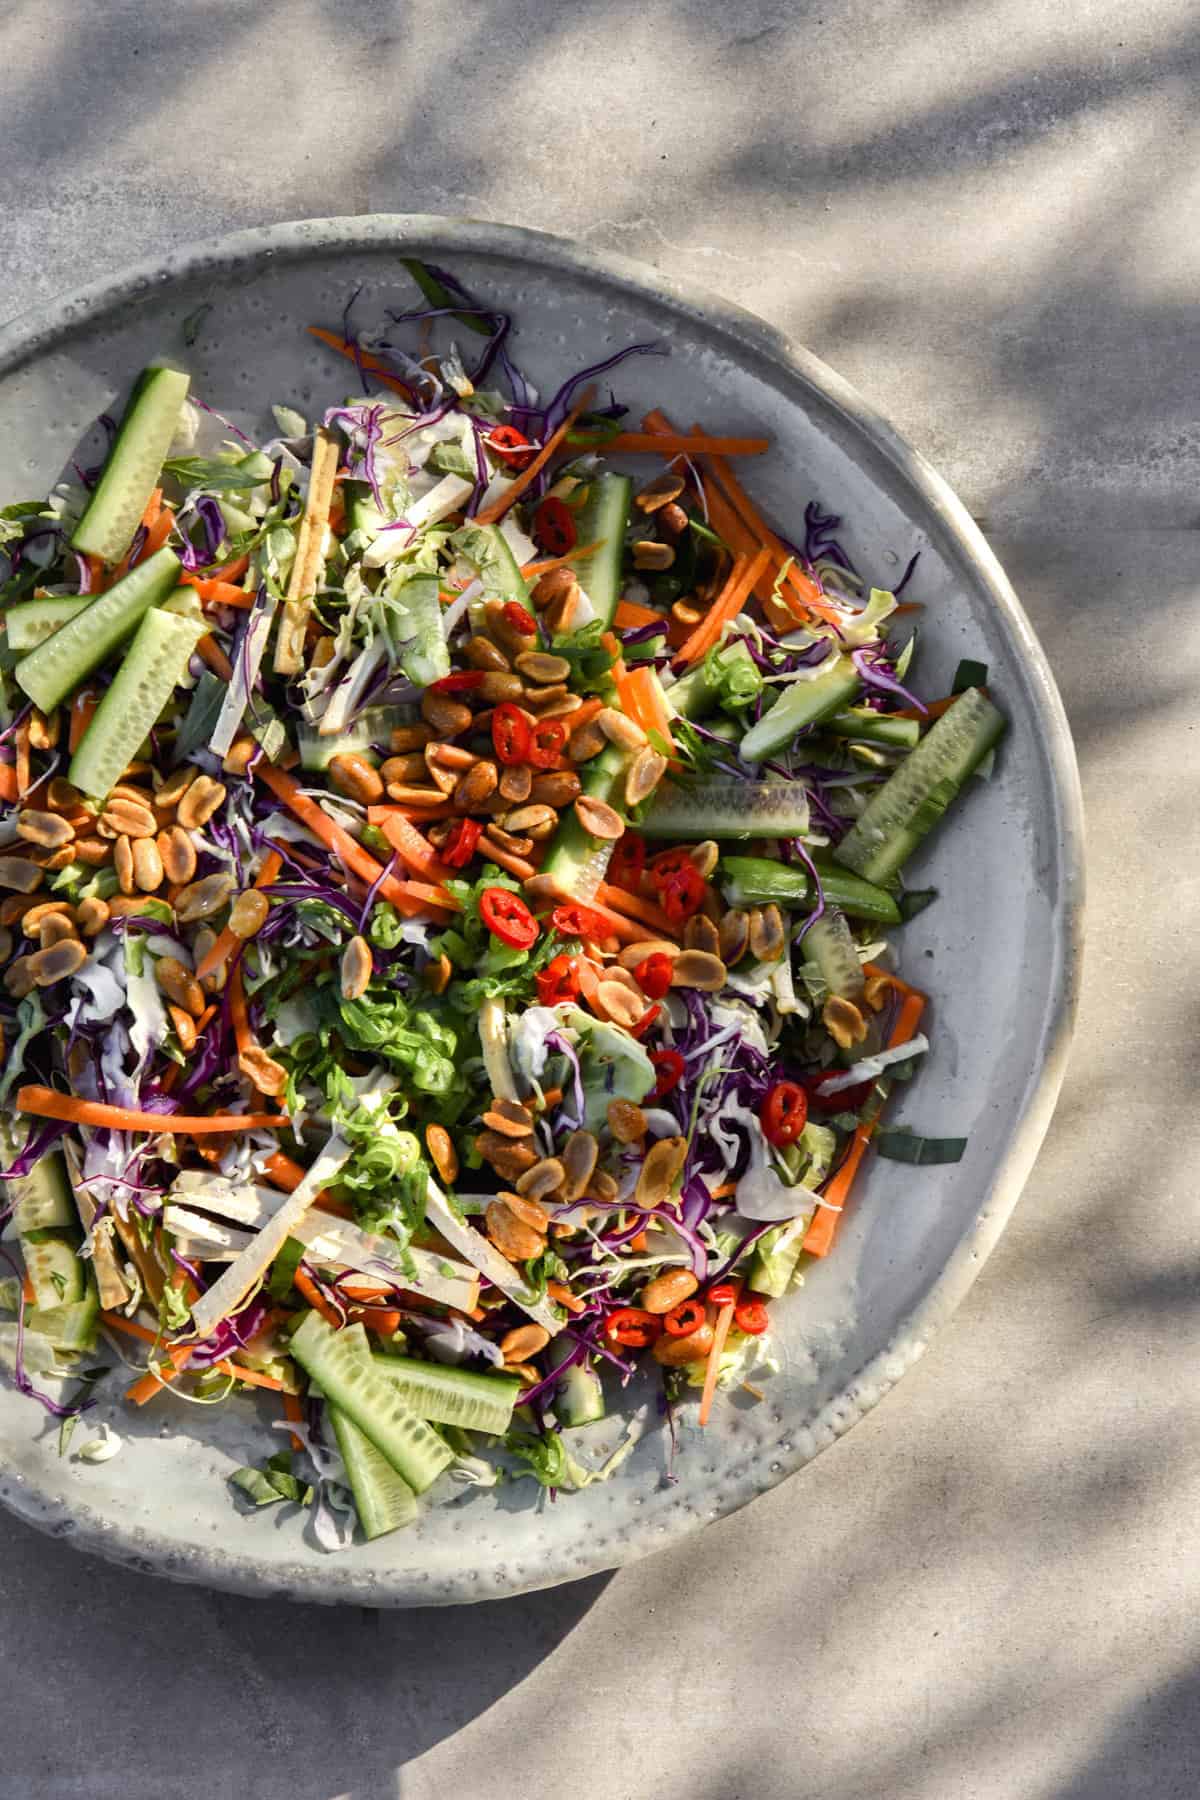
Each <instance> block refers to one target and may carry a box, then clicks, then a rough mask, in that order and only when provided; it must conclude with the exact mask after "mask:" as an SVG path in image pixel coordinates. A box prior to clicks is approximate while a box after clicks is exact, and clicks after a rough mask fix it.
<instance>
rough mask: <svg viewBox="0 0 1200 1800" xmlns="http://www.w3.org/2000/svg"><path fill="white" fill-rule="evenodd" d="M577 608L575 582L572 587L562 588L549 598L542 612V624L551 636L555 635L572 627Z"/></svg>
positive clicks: (577, 597) (577, 590) (577, 600)
mask: <svg viewBox="0 0 1200 1800" xmlns="http://www.w3.org/2000/svg"><path fill="white" fill-rule="evenodd" d="M578 610H579V583H578V582H576V583H575V585H574V586H573V587H569V588H564V589H563V591H562V593H561V594H559V595H558V596H557V597H556V598H555V599H553V600H551V602H550V604H549V605H548V606H547V607H546V609H545V611H544V612H543V613H542V624H543V625H544V626H545V627H546V630H547V631H548V632H549V633H550V635H551V637H557V636H558V635H559V633H560V632H563V631H570V630H571V629H572V627H573V626H574V624H575V622H576V617H577V614H578Z"/></svg>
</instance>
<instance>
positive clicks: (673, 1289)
mask: <svg viewBox="0 0 1200 1800" xmlns="http://www.w3.org/2000/svg"><path fill="white" fill-rule="evenodd" d="M699 1286H700V1283H699V1282H698V1281H697V1280H696V1277H695V1276H694V1275H693V1274H692V1271H691V1270H690V1269H668V1271H667V1273H666V1274H665V1275H656V1276H655V1277H654V1280H653V1281H648V1282H647V1283H646V1285H645V1287H644V1288H643V1289H642V1292H641V1298H640V1300H639V1302H638V1304H639V1305H640V1306H641V1308H642V1311H643V1312H651V1313H669V1312H670V1311H671V1309H672V1308H673V1307H676V1306H679V1305H680V1304H681V1303H682V1302H683V1301H684V1300H690V1299H691V1297H692V1295H693V1294H694V1293H695V1292H696V1289H697V1288H698V1287H699Z"/></svg>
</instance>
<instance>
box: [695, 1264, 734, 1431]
mask: <svg viewBox="0 0 1200 1800" xmlns="http://www.w3.org/2000/svg"><path fill="white" fill-rule="evenodd" d="M740 1289H741V1283H740V1282H739V1283H737V1285H736V1286H735V1288H734V1296H733V1299H732V1300H727V1301H726V1302H725V1304H724V1306H723V1307H721V1309H720V1311H719V1312H718V1313H717V1322H716V1325H715V1327H714V1328H713V1341H712V1348H711V1350H710V1351H709V1353H708V1367H707V1368H706V1369H705V1371H704V1391H703V1392H702V1394H701V1395H700V1417H699V1423H700V1424H701V1425H707V1424H708V1420H709V1414H710V1413H711V1412H712V1403H713V1396H714V1394H715V1393H716V1391H717V1376H718V1375H719V1374H720V1373H721V1356H722V1353H723V1351H724V1349H725V1340H726V1338H727V1337H728V1336H729V1327H730V1326H731V1325H732V1324H733V1314H734V1308H735V1307H736V1306H737V1297H738V1293H739V1292H740Z"/></svg>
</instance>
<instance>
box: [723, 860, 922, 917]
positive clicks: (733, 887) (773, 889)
mask: <svg viewBox="0 0 1200 1800" xmlns="http://www.w3.org/2000/svg"><path fill="white" fill-rule="evenodd" d="M813 862H814V866H815V868H816V871H817V874H818V875H819V876H820V878H821V891H822V893H823V894H824V895H825V899H826V901H827V902H828V903H829V904H830V905H833V906H837V907H840V908H841V910H842V911H843V912H844V913H847V914H848V915H849V917H850V918H852V919H874V920H876V921H878V923H879V924H880V925H899V924H900V908H899V907H898V906H897V904H896V901H895V898H894V897H893V895H891V894H889V893H888V891H887V889H886V888H881V887H876V885H875V883H874V882H873V881H864V880H863V878H862V876H861V875H852V874H851V873H850V871H849V869H839V868H838V867H837V865H836V864H833V863H829V862H827V861H825V860H824V859H823V858H816V857H814V859H813ZM721 880H722V885H723V887H724V889H725V894H726V898H727V899H728V901H729V904H730V906H769V905H770V903H771V902H772V901H775V902H776V903H777V904H782V905H784V906H791V907H796V906H799V905H802V904H803V903H804V902H806V901H808V902H811V901H812V900H813V898H814V896H813V893H812V883H811V881H810V880H809V876H808V871H807V869H805V868H803V867H797V866H794V865H792V864H789V863H779V862H773V861H772V860H771V858H770V857H767V856H723V857H722V858H721Z"/></svg>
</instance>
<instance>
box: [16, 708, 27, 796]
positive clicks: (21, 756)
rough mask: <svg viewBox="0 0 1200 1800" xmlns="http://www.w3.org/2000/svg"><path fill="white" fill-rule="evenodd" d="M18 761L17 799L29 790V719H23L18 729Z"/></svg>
mask: <svg viewBox="0 0 1200 1800" xmlns="http://www.w3.org/2000/svg"><path fill="white" fill-rule="evenodd" d="M16 746H17V761H16V768H15V776H16V783H17V799H18V800H20V799H21V798H22V797H23V796H24V795H25V794H26V793H28V791H29V720H28V719H22V721H21V723H20V724H19V725H18V726H17V731H16Z"/></svg>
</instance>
